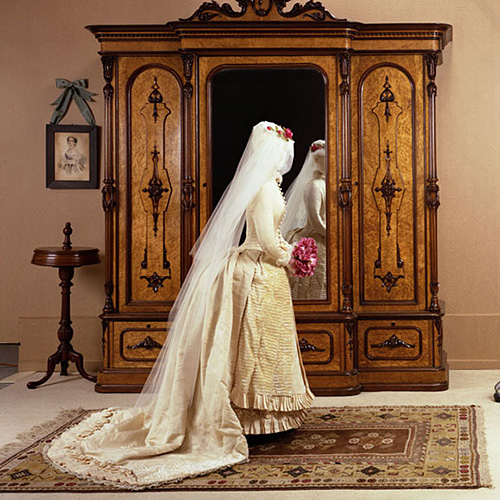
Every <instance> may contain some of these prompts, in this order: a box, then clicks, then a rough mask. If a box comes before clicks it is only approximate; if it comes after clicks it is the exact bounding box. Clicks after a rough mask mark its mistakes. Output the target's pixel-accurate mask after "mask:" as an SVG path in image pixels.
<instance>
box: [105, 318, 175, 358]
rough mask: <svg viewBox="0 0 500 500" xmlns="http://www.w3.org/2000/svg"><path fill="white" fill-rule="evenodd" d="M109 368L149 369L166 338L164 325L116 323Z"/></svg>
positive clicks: (113, 331)
mask: <svg viewBox="0 0 500 500" xmlns="http://www.w3.org/2000/svg"><path fill="white" fill-rule="evenodd" d="M112 328H113V330H112V338H113V342H112V345H113V350H112V360H111V367H113V368H122V367H127V366H128V367H131V366H133V367H136V368H151V367H152V366H153V364H154V362H155V360H156V358H157V356H158V354H159V352H160V350H161V348H162V347H163V344H164V342H165V339H166V337H167V328H166V323H143V322H140V323H138V322H116V323H114V324H113V326H112Z"/></svg>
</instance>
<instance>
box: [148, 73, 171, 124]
mask: <svg viewBox="0 0 500 500" xmlns="http://www.w3.org/2000/svg"><path fill="white" fill-rule="evenodd" d="M151 88H152V91H151V93H150V94H149V97H148V102H149V103H151V104H153V118H154V120H155V123H156V121H157V120H158V116H159V115H158V104H161V103H162V102H163V95H162V94H161V92H160V90H159V88H160V86H159V85H158V79H157V78H156V76H155V77H154V83H153V86H152V87H151ZM169 114H170V113H169Z"/></svg>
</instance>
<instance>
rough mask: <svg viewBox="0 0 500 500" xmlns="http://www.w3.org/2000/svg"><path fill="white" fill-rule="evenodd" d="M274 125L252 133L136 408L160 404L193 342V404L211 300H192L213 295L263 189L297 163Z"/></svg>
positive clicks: (189, 382)
mask: <svg viewBox="0 0 500 500" xmlns="http://www.w3.org/2000/svg"><path fill="white" fill-rule="evenodd" d="M276 128H277V126H276V125H275V124H274V123H271V122H266V121H263V122H260V123H258V124H257V125H256V126H255V127H254V128H253V130H252V134H251V135H250V138H249V140H248V143H247V146H246V148H245V151H244V152H243V155H242V157H241V159H240V162H239V164H238V168H237V170H236V173H235V175H234V177H233V180H232V181H231V183H230V184H229V186H228V187H227V188H226V190H225V192H224V194H223V195H222V198H221V199H220V201H219V203H218V205H217V207H216V208H215V210H214V212H213V213H212V216H211V217H210V219H209V221H208V222H207V224H206V226H205V228H204V230H203V231H202V233H201V235H200V237H199V238H198V240H197V241H196V243H195V245H194V247H193V249H192V250H191V255H193V263H192V266H191V269H190V271H189V273H188V274H187V276H186V279H185V281H184V283H183V285H182V288H181V291H180V293H179V296H178V297H177V300H176V301H175V304H174V306H173V308H172V311H171V313H170V315H169V323H170V324H171V327H170V331H169V334H168V338H167V342H165V345H164V347H163V349H162V350H161V352H160V354H159V356H158V359H157V361H156V363H155V366H154V367H153V370H152V371H151V374H150V376H149V378H148V380H147V382H146V384H145V386H144V388H143V390H142V392H141V394H140V396H139V398H138V399H137V402H136V406H149V405H151V404H152V403H154V402H155V399H156V397H157V394H158V392H159V390H160V387H161V385H162V384H163V383H171V381H169V378H168V375H169V374H170V370H169V365H170V364H172V363H174V362H175V358H174V357H173V356H169V354H168V353H169V351H171V350H172V351H174V352H177V350H178V347H179V342H180V341H184V340H188V341H189V343H190V344H192V348H191V349H189V353H188V354H187V355H186V360H185V363H186V367H187V370H186V377H185V378H184V379H183V385H184V390H185V393H186V397H189V398H190V399H192V395H193V388H194V381H195V379H196V376H197V370H198V362H199V358H200V356H199V354H200V353H199V348H200V345H201V343H200V339H199V338H198V335H199V334H200V332H201V328H199V325H200V324H201V322H202V321H203V318H204V316H205V312H206V307H207V302H206V298H207V296H208V295H207V294H205V295H204V296H203V297H202V299H204V300H202V302H201V303H200V302H197V303H196V307H194V308H191V307H188V305H194V304H191V302H192V297H193V294H194V293H196V292H198V291H199V290H200V289H204V290H207V291H208V290H210V289H211V287H212V285H213V283H214V281H215V279H216V277H217V275H218V274H219V273H220V271H221V269H222V268H223V267H224V265H225V263H226V262H227V258H228V255H229V252H230V250H231V249H232V248H233V247H235V246H237V245H238V243H239V241H240V238H241V234H242V232H243V226H244V224H245V210H246V207H247V206H248V204H249V203H250V201H251V200H252V199H253V197H254V196H255V195H256V194H257V192H258V191H259V189H260V188H261V187H262V186H263V185H264V184H265V183H266V182H268V181H269V180H271V179H272V178H273V176H275V175H276V173H280V174H281V175H284V174H285V173H287V172H288V171H289V170H290V168H291V166H292V162H293V141H292V140H290V139H284V138H282V137H280V136H279V135H278V133H277V132H276ZM186 322H189V324H190V325H191V328H192V332H191V333H190V335H189V339H181V336H180V335H178V334H177V333H178V329H177V325H178V324H185V323H186Z"/></svg>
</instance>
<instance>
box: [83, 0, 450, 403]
mask: <svg viewBox="0 0 500 500" xmlns="http://www.w3.org/2000/svg"><path fill="white" fill-rule="evenodd" d="M287 3H288V2H286V1H281V0H280V1H278V0H266V1H264V2H258V1H256V0H244V1H239V2H238V4H239V7H238V8H236V7H234V8H232V7H230V6H228V5H227V4H224V5H222V6H220V5H219V4H217V3H216V2H208V3H207V2H206V3H204V4H203V5H202V6H201V7H200V8H199V9H198V10H197V11H196V12H195V13H194V14H193V15H192V16H191V17H189V18H188V19H184V20H179V21H174V22H171V23H167V24H159V25H135V26H90V27H89V29H90V31H91V32H92V33H93V34H94V35H95V36H96V37H97V39H98V40H99V41H100V43H101V51H100V54H101V56H102V63H103V68H104V78H105V81H106V85H105V87H104V95H105V102H106V112H105V127H104V128H105V178H104V187H103V208H104V212H105V217H106V253H105V255H106V283H105V290H106V302H105V306H104V310H103V314H102V315H101V318H102V322H103V345H104V367H103V369H102V370H101V371H100V372H99V375H98V383H97V386H96V390H97V391H100V392H134V391H139V390H140V388H141V386H142V384H143V383H144V381H145V379H146V377H147V374H148V372H149V370H150V368H151V366H152V365H153V363H154V360H155V359H156V356H157V354H158V352H159V350H160V348H161V346H162V344H163V342H164V341H165V338H166V336H167V334H168V328H167V327H168V325H167V318H168V313H169V310H170V308H171V307H172V304H173V302H174V300H175V298H176V296H177V293H178V292H179V289H180V286H181V284H182V281H183V279H184V277H185V275H186V273H187V271H188V269H189V265H190V256H189V251H190V249H191V247H192V245H193V243H194V241H195V240H196V237H197V236H198V235H199V233H200V231H201V230H202V228H203V226H204V224H205V223H206V221H207V219H208V217H209V215H210V211H211V210H212V187H213V183H214V182H215V181H214V176H213V171H212V166H211V161H212V135H211V134H212V132H211V84H212V80H213V77H214V75H216V74H217V73H218V72H220V71H223V70H224V69H233V70H234V69H241V70H252V69H264V68H267V69H269V70H271V69H273V68H279V69H286V68H288V69H293V68H300V69H305V68H309V69H311V70H314V71H317V72H319V73H320V74H321V75H322V77H323V80H324V82H325V113H324V116H321V117H318V119H321V120H325V128H326V136H325V140H326V143H327V162H328V164H327V203H328V209H327V212H328V214H327V215H328V221H327V222H328V257H327V258H328V262H327V265H328V270H329V273H328V296H327V298H326V299H324V300H303V301H300V302H299V301H298V302H297V303H296V304H295V307H296V316H297V331H298V334H299V340H300V347H301V351H302V355H303V360H304V364H305V367H306V370H307V374H308V378H309V381H310V384H311V386H312V388H313V390H314V392H315V393H316V394H321V395H344V394H356V393H359V392H360V391H362V390H443V389H446V388H447V386H448V373H447V368H446V364H445V357H444V353H443V352H442V342H443V330H442V312H441V309H440V305H439V300H438V289H439V281H438V262H437V210H438V207H439V187H438V183H437V182H438V178H437V166H436V90H437V88H436V83H435V77H436V69H437V66H438V64H440V63H441V60H442V50H443V49H444V47H445V46H446V44H447V43H448V42H449V41H451V33H452V28H451V26H449V25H446V24H432V23H428V24H363V23H357V22H349V21H347V20H340V19H336V18H335V17H334V16H332V15H331V14H330V13H329V12H327V11H326V10H325V9H324V7H323V6H322V5H321V4H320V3H319V2H307V3H306V4H305V5H303V6H302V5H300V4H295V5H293V6H292V5H287ZM303 98H307V92H304V96H303ZM241 99H245V95H241ZM230 104H231V105H234V106H238V102H234V103H230ZM290 106H293V102H290Z"/></svg>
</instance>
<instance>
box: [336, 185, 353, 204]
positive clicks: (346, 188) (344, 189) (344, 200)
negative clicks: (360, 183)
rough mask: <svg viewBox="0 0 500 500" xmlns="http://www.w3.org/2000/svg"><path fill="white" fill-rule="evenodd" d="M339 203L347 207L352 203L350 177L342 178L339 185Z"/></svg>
mask: <svg viewBox="0 0 500 500" xmlns="http://www.w3.org/2000/svg"><path fill="white" fill-rule="evenodd" d="M339 205H340V206H341V207H342V208H349V207H350V206H351V205H352V182H351V179H342V180H341V181H340V186H339Z"/></svg>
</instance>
